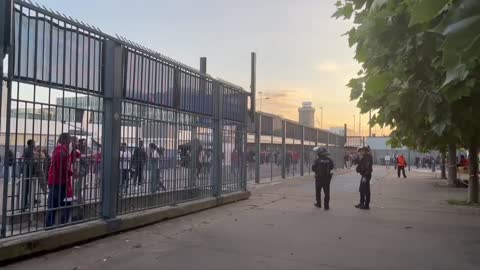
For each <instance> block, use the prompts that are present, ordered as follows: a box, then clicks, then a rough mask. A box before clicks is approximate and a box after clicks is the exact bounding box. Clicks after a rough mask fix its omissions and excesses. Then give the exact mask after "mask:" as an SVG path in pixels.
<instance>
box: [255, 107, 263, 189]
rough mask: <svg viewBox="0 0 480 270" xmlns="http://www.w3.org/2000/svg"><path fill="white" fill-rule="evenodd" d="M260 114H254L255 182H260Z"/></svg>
mask: <svg viewBox="0 0 480 270" xmlns="http://www.w3.org/2000/svg"><path fill="white" fill-rule="evenodd" d="M261 134H262V115H261V114H259V113H258V114H257V115H256V116H255V157H256V158H255V183H260V158H261V157H260V155H261V151H262V150H261Z"/></svg>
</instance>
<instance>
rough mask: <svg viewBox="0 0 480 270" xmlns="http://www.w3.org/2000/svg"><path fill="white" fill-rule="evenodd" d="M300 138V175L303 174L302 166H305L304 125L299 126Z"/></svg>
mask: <svg viewBox="0 0 480 270" xmlns="http://www.w3.org/2000/svg"><path fill="white" fill-rule="evenodd" d="M300 127H301V129H300V132H301V133H300V136H301V137H300V138H301V143H302V146H301V147H302V148H301V150H300V153H301V156H300V176H303V175H304V166H305V126H300Z"/></svg>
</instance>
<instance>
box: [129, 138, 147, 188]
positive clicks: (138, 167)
mask: <svg viewBox="0 0 480 270" xmlns="http://www.w3.org/2000/svg"><path fill="white" fill-rule="evenodd" d="M146 162H147V151H146V150H145V148H144V145H143V141H140V142H139V144H138V147H136V148H135V150H133V156H132V169H133V170H134V172H135V174H134V177H135V179H136V181H135V182H134V183H136V184H137V185H138V186H141V185H142V182H143V169H144V165H145V163H146Z"/></svg>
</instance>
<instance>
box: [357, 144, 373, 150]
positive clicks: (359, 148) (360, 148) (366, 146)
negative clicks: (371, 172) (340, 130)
mask: <svg viewBox="0 0 480 270" xmlns="http://www.w3.org/2000/svg"><path fill="white" fill-rule="evenodd" d="M357 151H358V152H360V151H365V152H370V146H369V145H364V146H361V147H358V149H357Z"/></svg>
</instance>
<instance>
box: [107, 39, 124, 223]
mask: <svg viewBox="0 0 480 270" xmlns="http://www.w3.org/2000/svg"><path fill="white" fill-rule="evenodd" d="M104 44H105V45H104V77H103V90H104V95H105V98H104V99H103V109H104V117H103V119H104V124H103V145H104V150H103V161H104V170H103V176H104V177H103V181H102V217H103V218H104V219H113V218H115V216H116V213H117V196H118V187H119V179H120V170H119V168H120V167H119V164H120V163H119V162H120V156H119V155H120V154H119V153H120V133H121V108H122V67H123V64H124V62H123V61H122V56H123V54H122V46H121V45H120V44H118V43H116V42H114V41H111V40H106V41H105V43H104Z"/></svg>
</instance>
